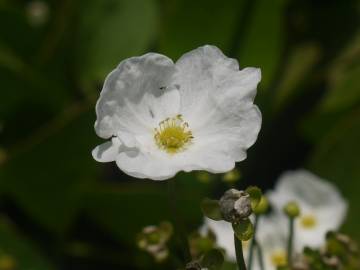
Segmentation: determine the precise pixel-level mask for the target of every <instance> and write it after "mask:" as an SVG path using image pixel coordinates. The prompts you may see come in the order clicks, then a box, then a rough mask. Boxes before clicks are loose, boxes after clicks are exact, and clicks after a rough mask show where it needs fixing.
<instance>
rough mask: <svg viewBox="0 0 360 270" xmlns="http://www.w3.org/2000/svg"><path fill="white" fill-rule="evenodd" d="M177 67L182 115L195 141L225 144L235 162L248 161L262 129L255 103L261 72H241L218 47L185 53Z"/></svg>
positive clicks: (235, 63)
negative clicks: (249, 151) (251, 149)
mask: <svg viewBox="0 0 360 270" xmlns="http://www.w3.org/2000/svg"><path fill="white" fill-rule="evenodd" d="M176 67H177V70H178V71H177V73H176V76H175V80H176V81H177V83H179V85H180V89H179V91H180V95H181V108H180V110H181V114H183V115H184V118H185V119H186V120H187V121H188V122H189V124H190V126H191V127H192V129H193V133H194V136H195V138H198V139H199V140H210V141H211V142H212V143H221V145H222V146H223V147H224V151H226V152H228V153H229V155H230V156H232V157H233V159H234V160H235V161H241V160H243V159H245V158H246V149H247V148H249V147H250V146H251V145H252V144H253V143H254V142H255V141H256V139H257V135H258V133H259V131H260V127H261V113H260V111H259V109H258V108H257V107H256V106H255V105H254V104H253V99H254V97H255V95H256V87H257V84H258V83H259V81H260V79H261V72H260V69H257V68H245V69H243V70H239V66H238V63H237V61H236V60H235V59H231V58H228V57H226V56H225V55H224V54H223V53H222V52H221V51H220V50H219V49H218V48H216V47H214V46H204V47H200V48H198V49H196V50H194V51H191V52H189V53H187V54H185V55H184V56H183V57H181V58H180V59H179V60H178V61H177V62H176ZM194 103H196V104H194Z"/></svg>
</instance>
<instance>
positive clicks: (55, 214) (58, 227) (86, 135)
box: [0, 108, 99, 233]
mask: <svg viewBox="0 0 360 270" xmlns="http://www.w3.org/2000/svg"><path fill="white" fill-rule="evenodd" d="M77 110H80V111H77ZM77 110H69V111H68V113H69V115H67V116H62V117H60V118H59V119H57V120H56V121H54V122H52V124H51V125H49V126H46V128H47V129H43V130H42V131H41V133H36V134H34V135H33V136H34V137H30V138H29V140H28V141H26V142H25V143H23V144H22V145H20V147H19V148H18V149H14V150H13V151H10V152H9V160H8V161H6V163H4V164H2V166H1V169H0V179H1V182H0V189H1V190H2V191H3V192H5V193H7V194H8V195H9V196H11V198H12V199H14V200H15V203H16V204H17V206H19V207H20V208H22V209H23V210H24V211H25V212H26V213H27V214H28V215H29V216H30V217H31V218H33V219H34V220H35V221H36V222H38V223H39V224H41V225H42V226H44V227H45V228H47V229H49V230H51V231H53V232H57V233H63V232H65V231H66V230H67V228H68V227H69V226H70V224H71V222H72V219H73V218H74V216H75V214H76V213H77V211H78V210H79V208H80V207H81V199H82V193H83V190H84V189H85V188H89V187H90V186H91V184H92V183H93V181H94V180H95V178H96V175H97V172H98V168H99V167H98V164H97V163H96V162H95V161H94V160H93V158H92V156H91V149H92V148H93V147H94V146H95V145H96V144H97V142H98V140H97V139H96V135H95V134H94V131H93V127H92V126H93V122H94V115H93V112H90V113H81V109H80V108H78V109H77ZM68 117H69V118H68ZM72 117H74V119H72ZM19 168H21V169H19Z"/></svg>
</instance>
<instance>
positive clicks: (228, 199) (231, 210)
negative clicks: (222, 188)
mask: <svg viewBox="0 0 360 270" xmlns="http://www.w3.org/2000/svg"><path fill="white" fill-rule="evenodd" d="M219 205H220V211H221V214H222V216H223V218H224V220H226V221H228V222H231V223H238V222H239V221H241V220H244V219H246V218H248V217H249V216H250V215H251V213H252V210H251V200H250V195H249V194H247V193H246V192H244V191H239V190H236V189H230V190H228V191H226V192H225V193H224V195H223V196H222V197H221V199H220V201H219Z"/></svg>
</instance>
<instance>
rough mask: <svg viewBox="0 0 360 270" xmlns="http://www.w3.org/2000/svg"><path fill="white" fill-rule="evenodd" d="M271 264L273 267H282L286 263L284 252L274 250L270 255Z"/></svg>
mask: <svg viewBox="0 0 360 270" xmlns="http://www.w3.org/2000/svg"><path fill="white" fill-rule="evenodd" d="M270 259H271V263H272V264H273V265H274V266H275V267H278V266H284V265H286V263H287V259H286V252H285V251H284V250H276V251H274V252H273V253H272V254H271V257H270Z"/></svg>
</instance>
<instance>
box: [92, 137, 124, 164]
mask: <svg viewBox="0 0 360 270" xmlns="http://www.w3.org/2000/svg"><path fill="white" fill-rule="evenodd" d="M120 150H121V143H120V141H119V140H118V139H117V138H113V139H112V140H111V141H107V142H106V143H103V144H100V145H98V146H96V147H95V149H94V150H93V151H92V156H93V158H94V159H95V160H96V161H99V162H111V161H115V160H116V157H117V155H118V154H119V153H120Z"/></svg>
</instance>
